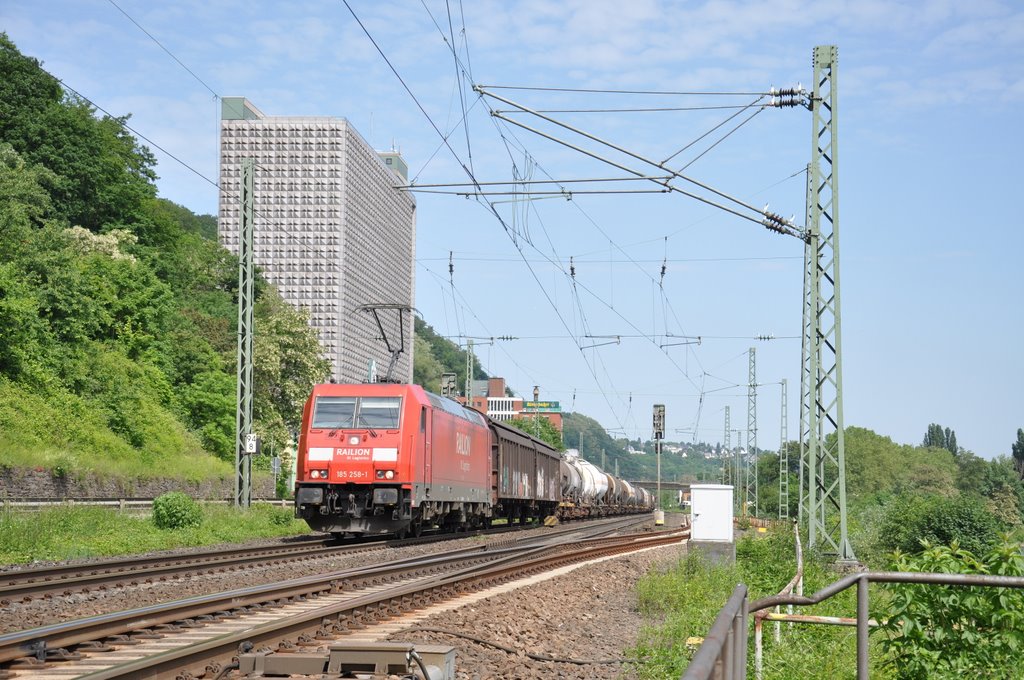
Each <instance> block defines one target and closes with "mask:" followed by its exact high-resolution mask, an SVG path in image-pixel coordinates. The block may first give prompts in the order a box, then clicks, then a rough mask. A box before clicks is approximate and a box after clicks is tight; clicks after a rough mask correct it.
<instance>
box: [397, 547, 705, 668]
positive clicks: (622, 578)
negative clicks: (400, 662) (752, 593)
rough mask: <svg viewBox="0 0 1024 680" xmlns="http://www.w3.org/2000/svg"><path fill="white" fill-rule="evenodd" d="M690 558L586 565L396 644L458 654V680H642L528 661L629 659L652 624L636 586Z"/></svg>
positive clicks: (667, 550) (676, 551)
mask: <svg viewBox="0 0 1024 680" xmlns="http://www.w3.org/2000/svg"><path fill="white" fill-rule="evenodd" d="M684 550H685V547H684V546H681V545H678V546H668V547H664V548H655V549H651V550H646V551H644V552H642V553H635V554H632V555H625V556H621V557H615V558H612V559H610V560H606V561H603V562H599V563H597V564H591V565H585V566H582V567H579V568H577V569H575V570H573V571H571V572H569V573H568V574H564V575H561V576H556V577H554V578H550V579H547V580H542V581H539V582H537V583H534V584H532V585H528V586H525V587H523V588H519V589H517V590H514V591H512V592H508V593H502V594H500V595H496V596H493V597H489V598H487V599H486V600H483V601H481V602H477V603H474V604H472V605H466V606H463V607H459V608H458V609H455V610H453V611H449V612H445V613H442V614H436V615H433V616H431V617H429V618H427V619H426V620H424V621H422V622H420V623H419V624H417V627H416V628H413V629H410V630H407V631H402V632H399V633H395V634H393V635H392V636H390V639H392V640H402V641H408V642H429V643H435V644H445V645H451V646H453V647H455V648H456V678H457V679H458V680H528V679H532V678H543V679H544V680H552V679H554V678H560V679H567V680H568V679H578V680H601V679H605V678H609V679H613V678H634V677H635V674H634V672H633V669H632V667H631V665H630V664H629V663H603V664H596V663H587V664H578V663H558V662H550V661H539V660H536V659H532V658H530V657H528V656H527V654H534V655H538V656H545V657H553V658H560V659H574V660H578V661H586V660H622V659H624V658H625V657H624V653H625V652H626V651H627V650H629V649H630V648H631V647H632V646H633V645H635V644H636V641H637V636H638V635H639V632H640V628H641V626H643V625H644V623H645V620H644V617H643V616H642V615H641V614H640V612H639V611H638V610H637V597H636V591H635V585H636V582H637V581H638V580H639V579H640V578H641V577H642V576H643V575H644V574H646V573H647V572H648V571H650V570H652V569H657V568H665V567H666V566H668V565H670V564H674V563H675V562H676V561H678V559H679V558H680V557H681V556H682V554H683V551H684ZM423 629H443V630H445V631H451V632H452V633H454V634H448V633H441V632H434V631H426V630H423ZM466 636H468V637H471V638H476V639H477V640H479V641H477V640H473V639H467V637H466ZM491 643H493V645H500V646H501V647H506V648H508V650H503V649H499V648H497V647H495V646H493V645H492V644H491Z"/></svg>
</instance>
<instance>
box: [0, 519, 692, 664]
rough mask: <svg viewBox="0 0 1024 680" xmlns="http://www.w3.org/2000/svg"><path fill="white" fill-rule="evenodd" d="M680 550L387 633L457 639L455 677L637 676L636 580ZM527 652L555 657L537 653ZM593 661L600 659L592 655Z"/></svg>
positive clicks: (70, 615)
mask: <svg viewBox="0 0 1024 680" xmlns="http://www.w3.org/2000/svg"><path fill="white" fill-rule="evenodd" d="M527 531H544V529H543V528H538V529H530V530H527ZM486 540H492V539H481V538H465V539H457V540H449V541H444V542H440V543H434V544H426V545H417V546H402V547H387V548H382V549H378V550H374V551H372V552H363V553H358V554H354V555H347V556H339V557H332V558H324V559H317V560H303V561H299V562H292V563H288V564H284V565H265V566H257V567H246V568H245V569H243V570H236V571H229V572H215V573H208V574H198V575H191V576H188V577H187V578H179V577H174V578H169V579H167V580H166V581H155V582H152V583H138V584H133V585H126V586H123V587H122V586H119V587H114V588H111V589H109V590H96V591H93V592H88V593H78V594H72V595H68V596H64V597H55V598H51V599H40V600H31V601H28V602H4V603H2V604H0V634H2V633H7V632H13V631H18V630H26V629H29V628H35V627H38V626H43V625H48V624H52V623H58V622H62V621H68V620H71V619H78V618H84V617H88V616H94V615H99V614H105V613H110V612H116V611H122V610H126V609H133V608H137V607H144V606H147V605H152V604H158V603H161V602H167V601H171V600H178V599H183V598H187V597H193V596H198V595H207V594H211V593H217V592H222V591H225V590H231V589H235V588H240V587H248V586H254V585H261V584H266V583H274V582H280V581H281V580H282V579H284V578H299V577H302V576H309V575H314V574H322V573H326V572H331V571H339V570H343V569H348V568H354V567H362V566H367V565H368V564H376V563H383V562H390V561H394V560H397V559H402V558H408V557H414V556H417V555H427V554H433V553H437V552H442V551H447V550H454V549H457V548H461V547H469V546H473V545H480V543H481V541H486ZM497 540H500V539H497ZM684 551H685V547H684V546H682V545H674V546H668V547H662V548H654V549H650V550H646V551H643V552H640V553H632V554H627V555H623V556H619V557H615V558H612V559H609V560H605V561H602V562H599V563H596V564H590V565H584V566H580V567H577V568H576V569H574V570H573V571H571V572H569V573H567V574H563V575H559V576H554V577H551V578H546V579H545V578H543V577H540V578H539V579H538V580H536V582H534V583H532V584H530V585H525V586H523V587H521V588H518V589H516V590H512V591H510V592H505V593H501V594H498V595H494V596H492V597H488V598H486V599H484V600H480V601H477V602H475V603H473V604H471V605H466V606H461V607H458V608H456V609H453V610H450V611H447V612H444V613H441V614H437V615H434V616H431V617H429V618H427V619H425V620H423V621H421V622H418V623H417V624H416V628H414V629H411V630H407V631H402V632H398V633H394V634H393V635H392V636H391V639H393V640H403V641H410V642H421V643H431V644H444V645H450V646H453V647H455V648H456V669H457V670H456V678H458V680H529V679H533V678H538V679H539V678H543V679H545V680H547V679H549V678H558V679H566V680H569V679H576V678H578V679H580V680H584V679H586V680H590V679H595V680H600V679H604V678H626V679H628V678H634V677H635V673H634V671H633V667H632V665H631V664H630V663H629V659H628V658H627V657H626V654H627V653H628V651H629V650H630V648H631V647H633V646H634V645H635V644H636V642H637V639H638V635H639V632H640V629H641V627H642V626H643V625H644V623H645V621H644V617H643V615H642V614H641V613H640V612H639V610H638V607H637V595H636V590H635V585H636V583H637V581H638V580H639V579H640V578H641V577H642V576H643V575H644V574H646V573H647V572H649V571H651V570H652V569H665V568H668V567H669V566H670V565H672V564H674V563H675V562H676V561H678V559H679V558H680V557H681V556H682V554H683V552H684ZM182 552H188V551H182ZM424 629H433V630H430V631H427V630H424ZM439 631H443V632H439ZM528 654H533V655H537V656H542V657H551V658H555V659H561V660H562V661H541V660H537V659H535V658H530V656H528ZM568 660H572V662H569V661H568ZM599 661H602V662H607V663H594V662H599ZM580 662H585V663H580Z"/></svg>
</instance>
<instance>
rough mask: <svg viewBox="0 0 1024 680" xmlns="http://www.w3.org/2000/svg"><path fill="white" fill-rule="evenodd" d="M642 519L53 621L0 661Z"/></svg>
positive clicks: (9, 640)
mask: <svg viewBox="0 0 1024 680" xmlns="http://www.w3.org/2000/svg"><path fill="white" fill-rule="evenodd" d="M644 519H645V518H641V519H637V518H626V519H622V518H616V519H615V520H612V521H608V522H601V523H598V524H596V525H592V526H584V527H574V528H566V529H565V530H564V531H567V532H569V537H568V538H559V536H552V535H551V534H549V533H544V534H543V535H539V536H538V535H532V536H526V537H521V538H519V539H518V541H512V543H518V544H519V545H518V546H514V547H513V546H501V545H498V546H495V545H479V546H472V547H468V548H461V549H457V550H452V551H447V552H443V553H440V554H436V555H428V556H418V557H413V558H406V559H401V560H397V561H394V562H390V563H387V564H383V565H377V566H373V567H363V568H358V569H346V570H342V571H338V572H333V573H328V574H318V575H314V576H308V577H303V578H299V579H293V580H289V581H285V582H283V583H276V584H269V585H261V586H252V587H249V588H242V589H237V590H232V591H228V592H224V593H217V594H212V595H202V596H196V597H191V598H186V599H183V600H178V601H175V602H169V603H162V604H158V605H150V606H147V607H140V608H137V609H132V610H128V611H123V612H115V613H110V614H100V615H97V616H92V617H87V618H84V619H79V620H76V621H71V622H65V623H58V624H51V625H48V626H42V627H39V628H34V629H30V630H26V631H17V632H13V633H7V634H4V635H0V663H3V662H7V661H12V660H14V659H17V658H22V657H25V656H37V657H40V656H44V655H45V653H46V651H47V650H55V649H60V648H64V647H68V646H72V645H76V644H81V643H83V642H89V641H94V640H98V639H102V638H105V637H111V636H118V635H126V634H128V633H130V632H132V631H137V630H140V629H145V628H150V627H152V626H154V625H166V624H173V623H174V622H177V621H183V620H189V619H195V618H197V617H204V616H206V617H208V616H210V615H213V614H216V613H219V612H223V611H225V610H232V609H235V610H237V609H240V608H243V607H251V606H255V605H261V604H264V603H266V602H281V601H287V600H294V599H296V598H301V597H307V596H311V595H317V594H322V593H325V592H340V591H341V590H342V589H343V588H344V587H345V586H346V585H347V586H348V587H352V586H353V585H357V584H360V583H369V582H381V581H383V580H388V579H393V578H398V577H399V576H400V575H402V574H410V573H411V574H415V573H421V572H422V571H423V570H424V569H429V568H433V567H434V566H435V565H437V568H442V567H444V565H445V564H448V563H453V562H456V563H457V562H459V561H466V562H470V563H474V562H477V563H478V562H480V561H482V560H487V561H492V560H495V559H500V558H501V557H502V556H503V555H504V554H507V553H510V552H513V551H517V550H518V551H522V550H529V549H547V548H550V547H552V546H553V545H554V546H557V545H558V543H557V542H558V541H559V540H562V541H565V540H577V539H571V536H572V533H576V534H577V535H579V534H583V535H585V536H588V540H595V541H601V540H612V539H607V538H604V539H602V538H589V537H593V536H601V535H603V534H607V533H609V532H616V531H620V530H622V529H623V528H626V527H629V526H631V525H633V524H636V523H638V522H641V521H644Z"/></svg>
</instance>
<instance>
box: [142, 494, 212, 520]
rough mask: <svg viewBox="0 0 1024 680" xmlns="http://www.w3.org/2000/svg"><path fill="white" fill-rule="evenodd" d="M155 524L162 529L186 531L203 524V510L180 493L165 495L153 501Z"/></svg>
mask: <svg viewBox="0 0 1024 680" xmlns="http://www.w3.org/2000/svg"><path fill="white" fill-rule="evenodd" d="M153 522H154V523H155V524H156V526H157V527H158V528H160V529H184V528H187V527H197V526H199V525H200V524H202V523H203V509H202V508H201V507H199V504H198V503H196V502H195V501H194V500H192V499H191V498H189V497H188V496H187V495H185V494H183V493H181V492H180V491H172V492H171V493H165V494H164V495H163V496H160V497H159V498H157V499H156V500H154V501H153Z"/></svg>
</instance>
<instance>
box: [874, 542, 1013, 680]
mask: <svg viewBox="0 0 1024 680" xmlns="http://www.w3.org/2000/svg"><path fill="white" fill-rule="evenodd" d="M978 555H980V557H979V556H978ZM893 569H894V570H896V571H913V572H938V573H943V574H994V575H1001V576H1024V556H1022V555H1021V552H1020V546H1019V545H1017V544H1012V543H1003V544H1001V545H997V546H994V547H992V548H991V549H989V550H987V551H985V552H984V553H973V552H971V551H969V550H966V549H965V548H961V547H960V546H959V545H958V544H956V543H955V542H954V543H952V544H951V545H949V546H942V545H931V544H929V545H928V546H927V547H926V549H925V550H924V551H923V552H922V553H920V554H919V555H913V556H911V555H899V556H897V558H896V560H895V562H894V564H893ZM890 589H891V591H892V597H891V598H890V601H889V602H888V604H887V606H886V607H885V608H884V609H883V610H882V611H879V612H878V613H877V614H876V618H877V619H878V620H879V621H881V622H882V626H881V635H882V636H883V637H882V647H883V648H884V649H885V650H886V651H887V652H888V653H889V654H890V658H889V665H890V666H891V667H892V668H893V669H894V670H895V674H896V677H898V678H900V679H901V680H904V679H905V680H919V679H921V680H923V679H925V678H959V677H967V676H969V677H981V678H1011V677H1019V673H1020V655H1021V651H1022V650H1024V590H1021V589H1017V588H981V587H970V588H963V587H954V586H928V585H916V584H894V585H891V586H890Z"/></svg>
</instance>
